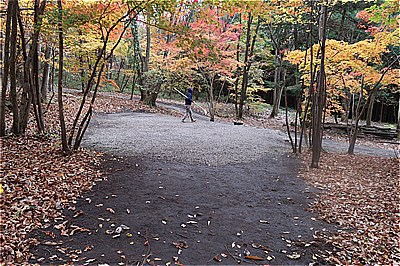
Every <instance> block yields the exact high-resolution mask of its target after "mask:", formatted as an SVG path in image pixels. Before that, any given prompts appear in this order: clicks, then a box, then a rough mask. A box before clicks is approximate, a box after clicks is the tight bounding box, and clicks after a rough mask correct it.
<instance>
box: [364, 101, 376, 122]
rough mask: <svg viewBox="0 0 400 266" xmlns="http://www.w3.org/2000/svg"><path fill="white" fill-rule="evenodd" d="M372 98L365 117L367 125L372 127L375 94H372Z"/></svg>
mask: <svg viewBox="0 0 400 266" xmlns="http://www.w3.org/2000/svg"><path fill="white" fill-rule="evenodd" d="M370 98H371V101H370V102H369V104H368V111H367V118H366V119H365V120H366V121H365V122H366V125H367V127H370V126H371V122H372V113H373V111H374V103H375V94H372V95H371V96H370Z"/></svg>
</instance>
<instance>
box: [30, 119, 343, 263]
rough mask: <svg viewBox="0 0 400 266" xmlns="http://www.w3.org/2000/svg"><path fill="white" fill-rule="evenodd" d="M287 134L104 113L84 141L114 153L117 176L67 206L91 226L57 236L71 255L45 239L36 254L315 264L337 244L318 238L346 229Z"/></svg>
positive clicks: (70, 214) (77, 221) (108, 167)
mask: <svg viewBox="0 0 400 266" xmlns="http://www.w3.org/2000/svg"><path fill="white" fill-rule="evenodd" d="M284 139H285V134H284V133H282V132H279V131H276V130H270V129H258V128H252V127H247V126H235V125H232V124H228V123H220V122H216V123H210V122H208V121H203V120H200V121H199V120H198V121H197V122H195V123H182V122H181V120H180V118H177V117H172V116H166V115H160V114H148V113H119V114H96V115H95V116H94V118H93V121H92V123H91V126H90V127H89V130H88V132H87V135H86V137H85V139H84V143H83V145H84V146H86V147H90V148H93V149H95V150H98V151H104V152H107V153H108V154H110V155H111V156H108V157H107V158H106V160H105V162H104V163H103V164H102V168H103V170H104V171H107V172H108V175H107V181H103V182H99V183H97V185H96V186H94V188H93V190H92V191H91V192H89V193H87V194H86V195H85V196H84V197H83V198H82V199H79V200H78V201H77V204H76V206H75V209H74V210H65V215H66V217H67V219H68V220H69V221H70V224H73V225H76V226H78V227H79V228H88V229H89V232H90V233H89V234H88V233H86V232H82V233H77V234H75V235H72V236H69V237H67V241H65V240H66V237H60V236H57V237H60V238H61V240H62V241H63V243H64V244H63V245H62V248H63V250H64V251H65V250H67V251H68V252H66V253H65V254H62V253H60V252H59V250H60V249H56V247H54V246H43V245H39V246H38V247H37V250H35V251H33V253H34V254H35V257H36V258H39V257H43V258H45V260H44V261H43V262H45V263H46V262H47V263H49V262H51V260H49V257H50V256H51V255H52V254H57V255H58V258H62V259H64V260H68V258H69V256H71V252H72V253H73V252H76V251H77V250H78V251H79V250H85V249H86V251H85V252H83V253H79V252H78V255H77V256H78V258H81V259H82V262H87V263H89V264H91V263H93V264H99V263H100V264H109V265H114V264H116V263H121V264H128V265H130V264H136V263H139V264H146V265H147V264H148V265H151V264H152V263H155V264H157V265H159V264H166V263H168V262H171V263H174V261H175V262H179V263H183V264H190V265H194V264H196V265H199V264H202V265H204V264H236V263H237V262H238V261H243V262H248V263H252V264H254V263H256V262H257V261H255V260H252V259H254V258H259V259H261V258H262V259H264V262H263V263H268V264H279V265H281V264H285V265H288V264H296V265H298V264H302V265H304V264H308V263H310V262H313V261H315V260H314V259H313V257H314V254H315V253H318V251H319V250H324V249H329V247H326V246H323V244H322V243H321V242H318V241H316V240H315V238H314V236H315V235H318V234H319V233H324V232H326V231H335V230H337V229H336V228H334V227H333V226H330V225H328V224H326V223H324V222H322V221H319V220H317V219H315V218H314V217H316V214H314V213H311V212H308V211H307V210H306V209H307V208H308V204H309V203H310V202H311V201H312V199H313V198H314V197H315V193H316V192H318V191H317V189H315V188H313V187H311V186H309V185H308V184H306V183H305V181H304V180H303V179H301V178H298V177H297V173H298V170H299V167H300V163H299V161H298V160H297V159H296V158H293V157H292V156H290V153H289V152H290V147H289V145H288V143H287V142H285V141H284ZM77 214H79V215H77ZM74 216H75V217H74ZM125 225H126V226H127V227H125ZM128 228H129V229H128ZM325 230H326V231H325ZM120 231H121V232H120ZM78 232H79V231H78ZM56 235H57V234H56ZM40 237H41V238H44V239H46V237H47V238H49V237H48V236H44V235H41V236H40ZM40 237H39V236H38V238H40ZM44 239H42V242H43V240H44ZM49 240H51V241H53V242H55V241H57V239H49ZM246 254H247V255H248V254H250V256H256V257H247V259H246V258H245V256H246ZM214 258H215V259H214ZM314 258H315V257H314ZM219 260H221V262H217V261H219Z"/></svg>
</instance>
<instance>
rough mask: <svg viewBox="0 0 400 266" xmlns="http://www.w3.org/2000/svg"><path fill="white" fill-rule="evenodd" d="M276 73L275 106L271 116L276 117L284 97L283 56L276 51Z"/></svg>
mask: <svg viewBox="0 0 400 266" xmlns="http://www.w3.org/2000/svg"><path fill="white" fill-rule="evenodd" d="M275 59H276V61H275V64H276V67H275V75H274V83H275V88H274V99H273V106H272V111H271V114H270V117H271V118H274V117H276V116H277V115H278V113H279V106H280V105H281V98H282V87H281V84H280V83H281V72H282V61H283V60H282V57H281V55H279V52H278V51H277V50H276V51H275Z"/></svg>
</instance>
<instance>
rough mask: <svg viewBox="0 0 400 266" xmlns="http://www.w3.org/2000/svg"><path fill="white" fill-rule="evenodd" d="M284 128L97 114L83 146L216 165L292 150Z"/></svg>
mask: <svg viewBox="0 0 400 266" xmlns="http://www.w3.org/2000/svg"><path fill="white" fill-rule="evenodd" d="M285 139H286V135H285V134H284V133H283V132H280V131H277V130H272V129H260V128H254V127H247V126H244V125H233V124H228V123H223V122H209V121H204V120H197V121H196V122H195V123H190V122H185V123H182V122H181V119H180V118H178V117H172V116H168V115H161V114H148V113H118V114H97V115H95V116H94V117H93V119H92V123H91V125H90V127H89V129H88V131H87V132H86V135H85V138H84V140H83V146H86V147H90V148H93V149H96V150H100V151H108V152H111V153H113V154H115V155H117V156H146V157H153V158H158V159H162V160H167V161H177V162H186V163H189V164H206V165H211V166H217V165H225V164H234V163H243V162H250V161H254V160H258V159H260V158H261V157H264V156H268V155H271V156H274V157H275V156H280V155H283V154H285V153H287V152H290V145H289V144H288V143H287V142H285Z"/></svg>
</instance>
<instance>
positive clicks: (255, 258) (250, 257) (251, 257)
mask: <svg viewBox="0 0 400 266" xmlns="http://www.w3.org/2000/svg"><path fill="white" fill-rule="evenodd" d="M245 258H246V259H249V260H264V258H262V257H258V256H252V255H247V256H245Z"/></svg>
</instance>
